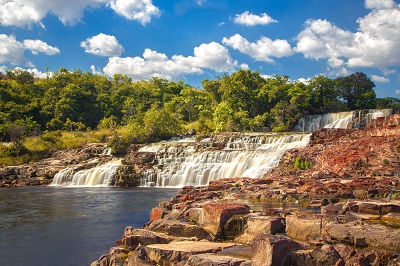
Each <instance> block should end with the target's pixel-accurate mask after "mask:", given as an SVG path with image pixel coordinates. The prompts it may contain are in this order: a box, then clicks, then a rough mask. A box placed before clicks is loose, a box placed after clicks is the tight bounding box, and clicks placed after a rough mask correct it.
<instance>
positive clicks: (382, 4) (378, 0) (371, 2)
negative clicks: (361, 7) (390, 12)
mask: <svg viewBox="0 0 400 266" xmlns="http://www.w3.org/2000/svg"><path fill="white" fill-rule="evenodd" d="M395 6H396V3H395V2H394V1H393V0H366V1H365V7H366V8H369V9H375V8H376V9H388V8H394V7H395Z"/></svg>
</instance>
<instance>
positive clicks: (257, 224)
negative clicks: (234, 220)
mask: <svg viewBox="0 0 400 266" xmlns="http://www.w3.org/2000/svg"><path fill="white" fill-rule="evenodd" d="M284 232H285V223H284V219H283V218H281V217H268V216H251V217H249V218H248V219H247V223H246V226H245V229H244V232H243V234H242V235H240V236H238V237H236V238H235V242H237V243H241V244H244V245H251V244H252V242H253V239H254V238H255V237H256V236H258V235H261V234H271V235H274V234H277V233H284Z"/></svg>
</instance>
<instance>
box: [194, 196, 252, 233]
mask: <svg viewBox="0 0 400 266" xmlns="http://www.w3.org/2000/svg"><path fill="white" fill-rule="evenodd" d="M202 208H203V211H204V215H203V219H202V221H201V223H202V224H201V226H203V227H204V228H205V229H206V230H207V231H209V232H210V233H211V234H213V235H214V236H216V237H218V238H224V232H223V227H224V225H225V223H226V222H227V221H228V219H229V218H230V217H232V215H234V214H246V213H249V211H250V207H249V206H248V205H247V204H237V203H225V202H210V203H206V204H204V205H203V206H202Z"/></svg>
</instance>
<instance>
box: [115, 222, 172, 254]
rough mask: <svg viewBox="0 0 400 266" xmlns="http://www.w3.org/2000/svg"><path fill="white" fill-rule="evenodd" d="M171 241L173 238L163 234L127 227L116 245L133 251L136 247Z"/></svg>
mask: <svg viewBox="0 0 400 266" xmlns="http://www.w3.org/2000/svg"><path fill="white" fill-rule="evenodd" d="M172 240H174V238H173V237H170V236H168V235H165V234H160V233H156V232H152V231H149V230H146V229H137V228H133V227H131V226H127V227H126V228H125V230H124V235H123V237H122V240H120V241H118V242H117V244H118V245H123V246H126V247H128V248H129V249H130V250H134V249H135V248H136V247H137V246H138V245H150V244H166V243H169V242H171V241H172Z"/></svg>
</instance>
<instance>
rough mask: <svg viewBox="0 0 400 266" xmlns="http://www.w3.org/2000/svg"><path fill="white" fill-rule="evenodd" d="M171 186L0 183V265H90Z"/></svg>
mask: <svg viewBox="0 0 400 266" xmlns="http://www.w3.org/2000/svg"><path fill="white" fill-rule="evenodd" d="M177 191H178V189H173V188H129V189H127V188H111V187H92V188H90V187H24V188H8V189H0V214H1V215H0V265H12V266H27V265H30V266H54V265H57V266H67V265H68V266H77V265H79V266H80V265H90V263H91V262H93V261H94V260H96V259H98V258H99V257H100V256H101V255H102V254H105V253H108V251H109V248H110V247H112V246H115V241H116V240H118V239H121V237H122V234H123V231H124V229H125V227H126V226H127V225H131V226H134V227H141V226H143V224H144V223H145V222H147V221H148V220H149V213H150V210H151V208H153V207H156V206H157V205H158V202H160V201H166V200H169V199H170V198H171V197H172V196H174V195H175V194H176V193H177Z"/></svg>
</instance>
